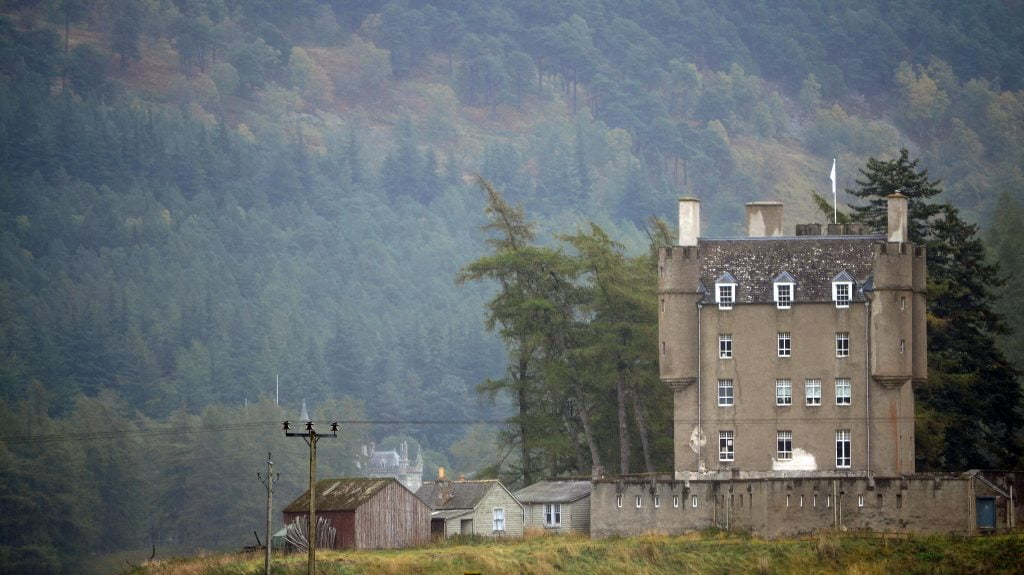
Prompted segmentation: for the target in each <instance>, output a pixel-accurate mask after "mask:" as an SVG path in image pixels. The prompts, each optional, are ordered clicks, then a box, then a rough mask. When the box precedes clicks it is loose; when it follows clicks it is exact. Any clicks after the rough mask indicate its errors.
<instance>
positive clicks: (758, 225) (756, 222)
mask: <svg viewBox="0 0 1024 575" xmlns="http://www.w3.org/2000/svg"><path fill="white" fill-rule="evenodd" d="M747 235H748V236H750V237H752V238H777V237H780V236H782V203H781V202H750V203H748V204H747Z"/></svg>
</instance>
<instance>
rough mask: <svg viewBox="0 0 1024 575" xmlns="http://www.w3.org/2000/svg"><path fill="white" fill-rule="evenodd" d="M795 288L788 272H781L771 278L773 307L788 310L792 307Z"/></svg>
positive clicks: (794, 282)
mask: <svg viewBox="0 0 1024 575" xmlns="http://www.w3.org/2000/svg"><path fill="white" fill-rule="evenodd" d="M795 288H796V280H795V279H793V276H791V275H790V274H789V272H782V273H781V274H779V275H777V276H775V277H774V278H772V294H773V296H774V299H775V307H777V308H779V309H789V308H790V307H791V306H792V305H793V292H794V291H795Z"/></svg>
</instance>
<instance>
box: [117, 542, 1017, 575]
mask: <svg viewBox="0 0 1024 575" xmlns="http://www.w3.org/2000/svg"><path fill="white" fill-rule="evenodd" d="M305 572H306V556H305V555H304V554H293V555H286V556H278V557H276V558H275V559H274V563H273V573H275V574H281V575H292V574H294V575H298V574H301V573H305ZM124 573H126V574H131V575H142V574H145V575H227V574H232V575H248V574H252V575H257V574H260V573H263V557H262V556H261V555H258V554H244V555H239V554H236V555H208V556H203V557H195V558H181V559H170V560H163V561H157V562H154V563H152V564H148V565H142V566H137V567H134V568H132V569H128V570H127V571H125V572H124ZM317 573H320V574H330V575H334V574H337V575H341V574H346V575H347V574H363V573H367V574H385V575H387V574H392V575H398V574H406V573H454V574H463V573H480V574H504V573H537V574H542V575H543V574H556V573H559V574H560V573H581V574H583V573H586V574H591V573H592V574H597V575H601V574H607V575H647V574H657V573H666V574H667V573H672V574H688V573H694V574H697V573H700V574H716V573H755V574H800V575H807V574H817V573H825V574H827V573H842V574H857V575H866V574H875V573H907V574H915V573H922V574H924V573H928V574H933V573H934V574H946V573H977V574H995V573H1006V574H1010V573H1024V533H1016V534H1008V535H993V536H988V537H975V538H971V539H964V538H951V537H942V536H927V537H926V536H920V537H910V538H906V539H876V538H870V537H863V536H857V535H842V536H839V535H836V534H832V533H822V534H819V535H816V536H814V537H808V538H806V539H799V540H777V541H765V540H760V539H754V538H750V537H744V536H737V535H729V534H724V533H718V532H707V533H700V534H692V535H686V536H681V537H668V536H664V535H645V536H640V537H630V538H612V539H604V540H599V541H592V540H589V539H585V538H582V537H564V536H562V537H553V536H537V537H527V538H525V539H515V540H505V541H494V540H483V539H453V540H447V541H443V542H439V543H436V544H433V545H430V546H426V547H421V548H417V549H407V550H401V551H330V552H328V551H324V552H320V553H318V554H317Z"/></svg>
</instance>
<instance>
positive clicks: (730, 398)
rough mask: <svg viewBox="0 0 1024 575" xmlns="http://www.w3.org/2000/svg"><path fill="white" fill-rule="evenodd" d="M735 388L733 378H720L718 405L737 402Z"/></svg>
mask: <svg viewBox="0 0 1024 575" xmlns="http://www.w3.org/2000/svg"><path fill="white" fill-rule="evenodd" d="M735 400H736V397H735V390H734V389H733V387H732V380H731V379H720V380H718V406H719V407H729V406H731V405H733V403H734V402H735Z"/></svg>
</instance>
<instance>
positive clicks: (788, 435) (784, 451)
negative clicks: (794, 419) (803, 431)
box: [775, 431, 793, 461]
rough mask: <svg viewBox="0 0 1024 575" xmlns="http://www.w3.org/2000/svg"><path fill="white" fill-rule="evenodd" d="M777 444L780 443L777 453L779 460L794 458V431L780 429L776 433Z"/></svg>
mask: <svg viewBox="0 0 1024 575" xmlns="http://www.w3.org/2000/svg"><path fill="white" fill-rule="evenodd" d="M775 437H776V444H777V445H778V453H777V454H776V455H777V457H778V459H779V461H789V460H791V459H793V432H792V431H779V432H778V433H776V435H775Z"/></svg>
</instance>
